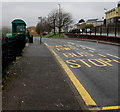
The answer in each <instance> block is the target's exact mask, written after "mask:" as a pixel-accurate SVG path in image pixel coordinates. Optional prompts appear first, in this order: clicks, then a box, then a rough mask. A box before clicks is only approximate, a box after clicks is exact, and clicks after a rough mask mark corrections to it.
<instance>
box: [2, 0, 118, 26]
mask: <svg viewBox="0 0 120 112" xmlns="http://www.w3.org/2000/svg"><path fill="white" fill-rule="evenodd" d="M33 1H34V2H33ZM112 1H113V0H99V1H96V2H95V0H92V1H90V0H89V2H88V0H84V2H83V1H80V0H79V2H78V0H74V2H73V0H69V2H68V0H61V1H60V0H49V1H48V0H44V1H43V0H42V1H41V0H21V2H18V0H2V26H7V27H11V21H13V20H14V19H18V18H19V19H23V20H24V21H25V22H26V23H27V27H29V26H36V24H37V23H38V17H47V15H48V14H49V13H50V12H51V11H53V10H55V9H58V4H60V5H61V9H63V10H64V11H65V12H69V13H70V14H71V15H72V18H73V20H74V23H77V22H78V21H79V20H80V19H85V20H88V19H92V18H93V19H94V18H98V19H100V20H101V19H102V17H104V16H105V14H104V13H105V10H104V8H106V9H107V10H110V9H112V8H114V7H116V5H117V2H118V1H119V0H114V2H112Z"/></svg>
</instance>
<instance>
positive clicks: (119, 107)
mask: <svg viewBox="0 0 120 112" xmlns="http://www.w3.org/2000/svg"><path fill="white" fill-rule="evenodd" d="M118 109H120V106H106V107H90V108H89V110H91V111H92V110H97V111H100V110H118Z"/></svg>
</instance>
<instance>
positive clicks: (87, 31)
mask: <svg viewBox="0 0 120 112" xmlns="http://www.w3.org/2000/svg"><path fill="white" fill-rule="evenodd" d="M84 33H92V30H91V29H90V28H87V29H85V30H84Z"/></svg>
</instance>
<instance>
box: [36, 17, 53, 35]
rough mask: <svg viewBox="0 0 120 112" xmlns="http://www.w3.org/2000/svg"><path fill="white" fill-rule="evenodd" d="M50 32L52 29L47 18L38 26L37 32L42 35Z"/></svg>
mask: <svg viewBox="0 0 120 112" xmlns="http://www.w3.org/2000/svg"><path fill="white" fill-rule="evenodd" d="M50 31H51V28H50V25H49V24H48V21H47V18H42V21H41V22H39V23H38V24H37V25H36V32H37V33H38V34H40V33H42V32H50Z"/></svg>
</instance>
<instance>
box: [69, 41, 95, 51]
mask: <svg viewBox="0 0 120 112" xmlns="http://www.w3.org/2000/svg"><path fill="white" fill-rule="evenodd" d="M67 43H69V44H72V45H75V43H72V42H67ZM76 47H83V48H87V49H90V50H95V49H93V48H90V47H87V46H83V45H79V44H76Z"/></svg>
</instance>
